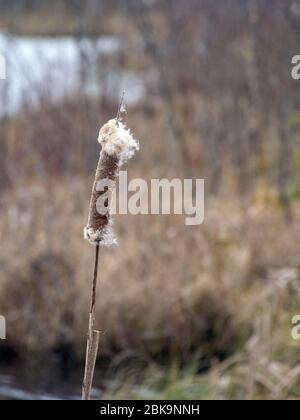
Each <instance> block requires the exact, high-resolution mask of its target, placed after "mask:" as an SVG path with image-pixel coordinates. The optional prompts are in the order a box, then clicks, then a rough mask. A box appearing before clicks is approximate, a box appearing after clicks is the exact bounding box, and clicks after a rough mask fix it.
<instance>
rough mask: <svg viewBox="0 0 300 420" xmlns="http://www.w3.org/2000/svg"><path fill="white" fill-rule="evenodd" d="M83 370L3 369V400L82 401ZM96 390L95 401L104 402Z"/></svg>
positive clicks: (0, 390)
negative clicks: (100, 400)
mask: <svg viewBox="0 0 300 420" xmlns="http://www.w3.org/2000/svg"><path fill="white" fill-rule="evenodd" d="M82 376H83V371H82V369H78V368H76V369H72V371H69V372H67V373H65V372H64V374H62V371H61V370H60V369H59V366H54V365H53V364H51V366H50V367H49V366H47V365H43V366H42V365H39V366H38V365H35V366H34V367H33V366H32V364H31V363H30V362H29V363H28V364H27V365H24V364H23V365H14V366H8V367H3V366H1V368H0V400H29V401H32V400H80V399H81V382H82ZM101 377H102V374H101V373H100V372H97V371H96V372H95V383H96V386H95V387H94V388H93V390H92V395H91V397H92V399H95V400H99V399H101V396H102V393H101V391H100V390H99V388H97V378H101Z"/></svg>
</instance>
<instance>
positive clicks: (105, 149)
mask: <svg viewBox="0 0 300 420" xmlns="http://www.w3.org/2000/svg"><path fill="white" fill-rule="evenodd" d="M123 99H124V94H123V96H122V100H121V103H120V106H119V109H118V114H117V118H116V119H114V120H111V121H109V122H108V123H107V124H105V125H104V126H103V127H102V128H101V130H100V134H99V143H100V144H101V145H102V150H101V153H100V159H99V163H98V167H97V171H96V176H95V182H94V186H93V191H92V198H91V203H90V211H89V218H88V224H87V226H86V228H85V230H84V235H85V238H86V239H87V240H88V241H89V242H90V243H91V244H93V245H95V246H96V257H95V266H94V277H93V282H92V292H91V306H90V314H89V328H88V339H87V350H86V363H85V373H84V380H83V385H82V399H83V400H90V398H91V389H92V384H93V377H94V371H95V365H96V360H97V354H98V347H99V341H100V332H99V331H97V330H95V306H96V292H97V279H98V267H99V253H100V245H110V244H111V243H113V239H112V238H113V235H112V232H111V226H110V225H111V214H110V206H109V203H108V206H107V211H106V212H105V213H104V214H102V213H101V214H100V213H99V212H98V209H97V202H98V200H99V198H101V195H102V194H103V193H104V192H103V191H101V190H100V191H99V190H98V188H97V185H98V183H99V182H101V181H102V180H104V179H106V180H110V181H113V182H115V181H116V178H117V176H118V173H119V169H120V167H121V166H122V164H123V163H125V162H126V161H127V160H128V159H130V158H131V157H132V156H133V155H134V153H135V151H136V150H138V143H137V142H136V141H135V140H134V139H133V137H132V136H131V133H130V132H129V131H128V130H127V129H126V127H125V126H124V124H122V123H121V121H120V117H121V112H122V109H123Z"/></svg>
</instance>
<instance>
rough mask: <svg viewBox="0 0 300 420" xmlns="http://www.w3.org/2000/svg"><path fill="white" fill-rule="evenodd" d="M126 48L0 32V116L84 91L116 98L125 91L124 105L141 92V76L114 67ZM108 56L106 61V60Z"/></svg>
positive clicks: (116, 42) (104, 40)
mask: <svg viewBox="0 0 300 420" xmlns="http://www.w3.org/2000/svg"><path fill="white" fill-rule="evenodd" d="M124 48H126V45H125V44H124V43H123V42H122V41H121V40H120V39H118V38H116V37H101V38H98V39H84V38H83V39H76V38H72V37H53V38H47V37H45V38H44V37H43V38H40V37H19V36H13V35H9V34H4V33H0V54H1V55H2V56H4V57H5V61H6V80H0V113H1V114H2V115H3V114H4V113H14V112H17V111H18V110H19V109H20V108H21V106H22V105H23V104H24V103H26V104H28V103H29V104H33V105H34V104H38V103H39V100H40V98H41V97H50V98H52V99H54V100H59V99H62V98H63V97H64V96H67V95H68V96H70V95H76V94H77V93H78V92H81V93H82V92H84V93H85V94H87V95H105V96H106V97H109V98H110V99H116V100H118V99H119V98H120V94H121V92H122V91H123V90H126V101H127V103H137V102H138V101H139V100H140V99H141V98H142V97H143V96H144V94H145V90H144V83H143V80H142V78H141V77H139V76H138V75H137V74H135V73H134V72H131V71H129V70H128V71H121V70H120V68H118V65H117V60H112V57H117V56H118V53H119V52H120V51H121V50H122V49H124ZM109 58H110V60H109Z"/></svg>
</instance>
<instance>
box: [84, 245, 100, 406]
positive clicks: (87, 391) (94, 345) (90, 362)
mask: <svg viewBox="0 0 300 420" xmlns="http://www.w3.org/2000/svg"><path fill="white" fill-rule="evenodd" d="M99 251H100V245H99V244H97V245H96V258H95V268H94V277H93V283H92V293H91V307H90V317H89V330H88V340H87V349H86V361H85V373H84V380H83V385H82V400H90V398H91V389H92V384H93V377H94V371H95V365H96V360H97V353H98V348H99V340H100V331H96V330H95V329H94V326H95V305H96V292H97V279H98V266H99Z"/></svg>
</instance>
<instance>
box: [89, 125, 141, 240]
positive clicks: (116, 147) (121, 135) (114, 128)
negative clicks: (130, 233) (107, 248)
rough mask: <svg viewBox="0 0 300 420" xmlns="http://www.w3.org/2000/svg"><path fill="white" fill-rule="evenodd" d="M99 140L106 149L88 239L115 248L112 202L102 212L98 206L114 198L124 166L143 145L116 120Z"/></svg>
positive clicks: (91, 207)
mask: <svg viewBox="0 0 300 420" xmlns="http://www.w3.org/2000/svg"><path fill="white" fill-rule="evenodd" d="M98 141H99V143H100V144H101V146H102V149H101V153H100V158H99V162H98V166H97V170H96V176H95V181H94V186H93V191H92V197H91V202H90V211H89V217H88V224H87V226H86V227H85V229H84V236H85V238H86V239H87V240H88V241H89V242H90V243H91V244H93V245H98V244H102V245H112V244H114V243H115V242H116V240H115V238H114V235H113V233H112V228H111V224H112V217H111V209H110V205H111V199H108V200H107V202H105V208H104V209H101V211H99V206H98V203H99V200H100V199H101V196H103V194H105V196H108V197H111V196H112V193H113V189H114V188H115V182H116V180H117V177H118V174H119V169H120V167H121V166H122V165H123V164H124V163H126V162H127V161H128V160H129V159H131V158H132V157H133V156H134V154H135V152H136V151H137V150H138V149H139V145H138V142H137V141H136V140H135V139H134V138H133V137H132V134H131V133H130V131H129V130H128V129H127V128H126V127H125V125H124V124H123V123H121V122H119V121H117V120H116V119H115V120H111V121H109V122H108V123H107V124H105V125H104V126H103V127H102V128H101V130H100V133H99V138H98ZM104 185H107V187H106V188H105V189H103V186H104ZM103 210H104V211H103Z"/></svg>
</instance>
